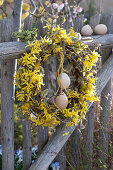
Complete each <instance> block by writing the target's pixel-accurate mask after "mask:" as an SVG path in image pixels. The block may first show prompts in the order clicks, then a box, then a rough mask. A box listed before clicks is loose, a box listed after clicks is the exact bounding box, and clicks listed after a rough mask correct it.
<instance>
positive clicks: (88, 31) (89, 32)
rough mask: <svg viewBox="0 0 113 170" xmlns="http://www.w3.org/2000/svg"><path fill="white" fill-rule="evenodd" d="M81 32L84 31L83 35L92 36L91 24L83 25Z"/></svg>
mask: <svg viewBox="0 0 113 170" xmlns="http://www.w3.org/2000/svg"><path fill="white" fill-rule="evenodd" d="M81 33H82V35H85V36H90V35H92V33H93V30H92V28H91V26H90V25H85V26H83V27H82V29H81Z"/></svg>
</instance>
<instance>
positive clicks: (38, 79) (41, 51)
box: [15, 25, 100, 127]
mask: <svg viewBox="0 0 113 170" xmlns="http://www.w3.org/2000/svg"><path fill="white" fill-rule="evenodd" d="M46 27H47V29H48V31H47V34H46V35H45V37H44V38H41V40H40V41H38V40H34V41H33V42H32V43H30V42H28V44H29V46H30V47H31V50H30V52H29V53H25V54H24V56H23V57H22V58H21V59H19V61H18V70H17V73H16V75H15V81H16V83H15V84H16V85H17V86H18V88H19V90H18V92H17V94H16V97H17V98H18V100H19V101H20V103H21V104H20V106H19V108H20V109H21V111H22V113H23V114H24V115H25V116H26V117H27V118H28V119H30V120H32V122H33V123H35V124H36V125H42V126H52V127H54V126H57V125H59V124H60V123H61V122H65V123H66V124H67V126H72V125H77V124H78V122H79V120H80V119H82V118H85V115H86V112H87V110H88V101H89V102H94V101H96V100H97V96H96V93H95V89H96V86H95V84H96V79H97V78H96V62H97V61H98V57H100V56H99V54H98V53H97V52H95V51H91V50H90V49H89V48H88V46H87V45H85V44H84V43H83V42H82V41H81V39H80V34H78V33H76V32H74V30H73V29H72V28H71V29H70V30H69V32H68V33H67V32H66V30H65V29H63V28H60V27H59V26H54V27H53V28H51V27H50V25H47V26H46ZM54 57H56V58H57V59H58V60H59V65H58V69H57V71H56V77H57V90H56V92H55V93H54V94H52V95H51V96H50V95H48V89H44V87H45V84H46V82H45V84H44V81H43V79H44V76H45V74H46V73H44V67H43V65H44V64H45V63H46V62H47V61H48V60H49V58H52V59H54ZM65 63H68V64H69V66H70V67H71V71H68V70H67V69H66V68H67V67H65Z"/></svg>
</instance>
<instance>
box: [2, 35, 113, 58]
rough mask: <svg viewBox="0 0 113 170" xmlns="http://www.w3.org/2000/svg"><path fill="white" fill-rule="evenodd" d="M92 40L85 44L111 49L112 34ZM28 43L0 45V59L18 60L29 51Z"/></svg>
mask: <svg viewBox="0 0 113 170" xmlns="http://www.w3.org/2000/svg"><path fill="white" fill-rule="evenodd" d="M91 38H93V40H92V41H91V42H87V41H86V44H88V45H90V46H93V45H95V44H100V45H101V48H105V47H113V34H106V35H98V36H97V35H96V36H92V37H91ZM27 45H28V42H5V43H0V59H15V58H20V57H21V55H23V54H24V53H25V52H29V51H30V47H27V48H25V47H26V46H27Z"/></svg>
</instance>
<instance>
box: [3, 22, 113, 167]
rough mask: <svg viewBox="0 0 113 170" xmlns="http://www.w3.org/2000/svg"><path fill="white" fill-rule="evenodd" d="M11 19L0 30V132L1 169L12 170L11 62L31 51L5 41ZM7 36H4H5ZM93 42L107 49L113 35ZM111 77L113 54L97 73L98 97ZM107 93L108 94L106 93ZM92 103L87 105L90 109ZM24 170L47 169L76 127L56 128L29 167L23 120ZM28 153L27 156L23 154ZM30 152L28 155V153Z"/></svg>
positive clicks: (27, 137) (27, 135)
mask: <svg viewBox="0 0 113 170" xmlns="http://www.w3.org/2000/svg"><path fill="white" fill-rule="evenodd" d="M10 25H11V20H7V25H6V22H5V23H4V24H3V28H2V36H3V37H2V41H3V43H0V59H1V62H2V64H1V82H2V88H1V100H2V101H1V102H2V103H1V129H2V148H3V151H2V167H3V170H13V169H14V118H13V117H14V99H13V73H14V59H18V58H20V57H21V56H22V55H23V54H24V53H25V52H29V51H30V48H29V47H27V48H25V47H26V45H27V43H23V42H4V41H11V39H10V38H9V34H10V35H11V31H12V27H10ZM6 33H7V35H6ZM92 38H93V41H92V42H90V46H92V45H94V44H100V48H101V49H102V50H103V49H104V50H105V49H106V50H108V49H109V48H110V49H111V48H112V47H113V34H107V35H103V36H93V37H92ZM112 75H113V54H110V55H106V59H105V60H104V61H103V66H102V68H101V69H100V70H99V72H98V80H97V84H96V86H97V89H96V93H97V95H100V94H101V92H102V91H103V89H104V90H105V87H106V85H107V84H108V82H109V80H110V78H111V77H112ZM107 92H108V91H107ZM90 107H91V104H89V109H90ZM23 126H24V146H23V148H24V162H23V165H24V170H28V169H29V170H46V169H47V168H48V167H49V165H50V164H51V162H52V161H53V160H54V159H55V157H56V156H57V155H58V153H59V151H60V150H61V149H62V148H63V146H64V145H65V143H66V141H67V140H68V139H69V138H70V136H71V134H72V133H73V131H74V130H75V129H76V128H77V127H69V128H66V127H65V125H63V126H60V127H58V128H57V131H56V133H55V134H54V135H53V136H52V138H51V139H50V140H49V141H48V143H47V144H46V145H45V147H44V148H43V149H42V151H41V153H40V156H39V157H38V158H37V159H36V161H35V162H34V163H33V164H32V165H31V147H32V145H31V134H30V124H29V122H28V121H27V120H26V121H25V122H24V125H23ZM65 131H67V132H69V135H68V136H67V135H65V136H63V134H64V132H65ZM26 152H27V153H26ZM28 153H29V154H28Z"/></svg>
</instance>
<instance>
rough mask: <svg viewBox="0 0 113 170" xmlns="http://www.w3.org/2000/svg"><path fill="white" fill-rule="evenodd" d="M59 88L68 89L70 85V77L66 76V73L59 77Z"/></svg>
mask: <svg viewBox="0 0 113 170" xmlns="http://www.w3.org/2000/svg"><path fill="white" fill-rule="evenodd" d="M59 79H60V80H59V82H58V84H59V86H60V87H61V86H62V89H67V88H68V87H69V85H70V82H71V81H70V77H69V76H68V75H67V74H66V73H62V75H60V77H59Z"/></svg>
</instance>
